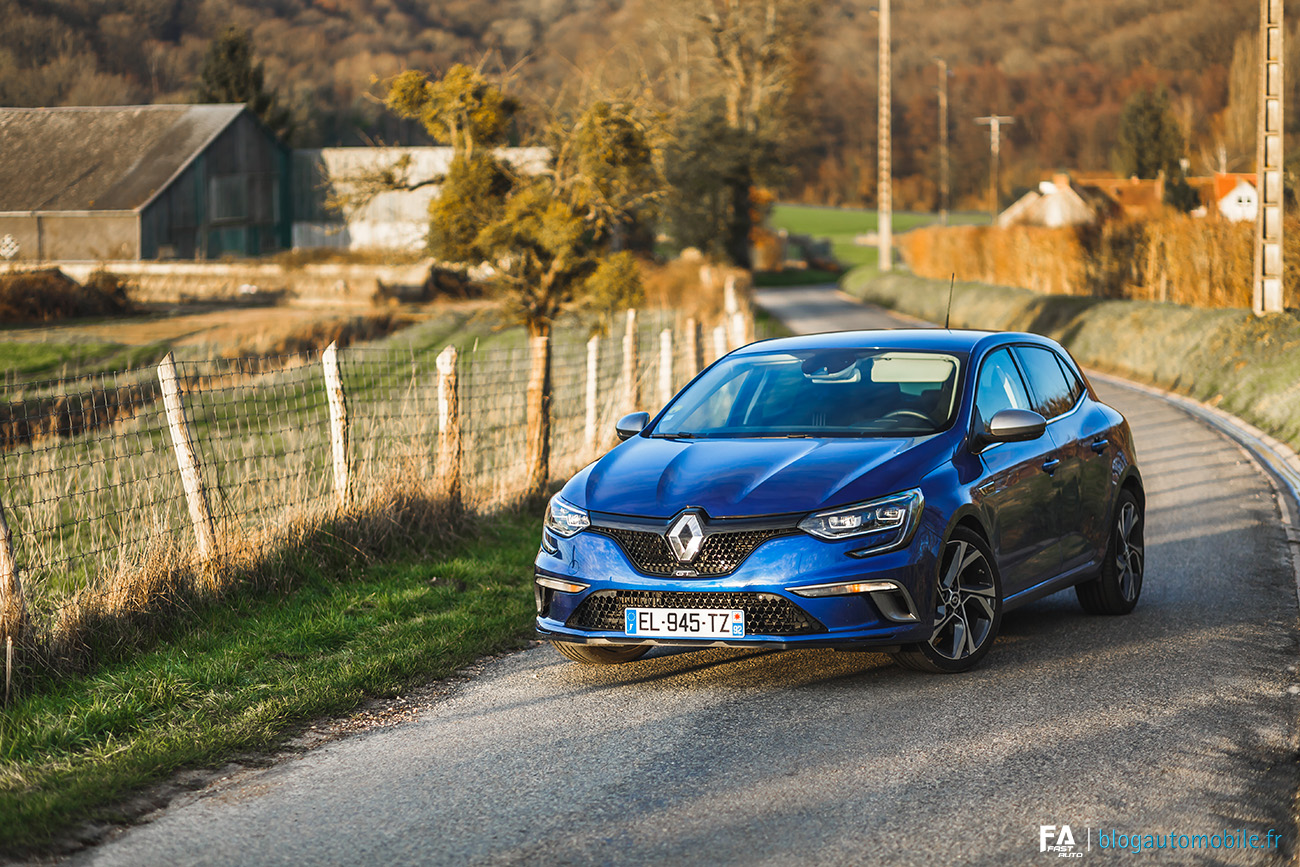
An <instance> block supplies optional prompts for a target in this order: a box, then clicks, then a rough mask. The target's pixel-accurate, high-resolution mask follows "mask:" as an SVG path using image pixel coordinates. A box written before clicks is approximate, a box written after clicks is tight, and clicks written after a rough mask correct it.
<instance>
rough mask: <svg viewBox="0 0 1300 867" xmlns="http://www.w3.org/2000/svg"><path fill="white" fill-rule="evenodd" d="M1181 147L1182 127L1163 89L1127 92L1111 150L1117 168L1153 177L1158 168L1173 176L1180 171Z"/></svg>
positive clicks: (1129, 173) (1128, 174)
mask: <svg viewBox="0 0 1300 867" xmlns="http://www.w3.org/2000/svg"><path fill="white" fill-rule="evenodd" d="M1183 150H1184V147H1183V131H1182V130H1181V129H1180V128H1179V126H1178V121H1177V119H1176V118H1175V117H1174V112H1173V109H1172V108H1171V107H1170V105H1169V94H1167V93H1166V92H1165V89H1164V88H1163V87H1161V88H1157V89H1156V90H1146V89H1143V90H1138V91H1135V92H1134V93H1133V94H1132V95H1131V96H1129V98H1128V100H1127V101H1126V102H1125V103H1124V111H1123V113H1122V114H1121V115H1120V119H1119V145H1118V147H1117V148H1116V150H1115V157H1116V162H1117V164H1118V167H1119V168H1120V170H1121V171H1122V172H1123V173H1124V174H1125V175H1126V176H1136V177H1139V178H1154V177H1156V175H1158V174H1160V173H1161V172H1164V173H1165V177H1167V178H1173V177H1175V175H1178V174H1180V173H1181V168H1180V166H1179V160H1181V159H1182V157H1183Z"/></svg>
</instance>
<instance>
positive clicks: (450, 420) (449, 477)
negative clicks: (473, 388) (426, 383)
mask: <svg viewBox="0 0 1300 867" xmlns="http://www.w3.org/2000/svg"><path fill="white" fill-rule="evenodd" d="M437 366H438V477H439V479H440V480H441V482H442V485H443V487H444V488H445V490H446V491H447V498H448V499H449V500H450V501H451V503H452V505H453V506H459V505H460V504H461V475H460V472H461V470H460V464H461V448H460V393H459V385H458V383H457V378H456V347H454V346H448V347H447V348H446V349H444V350H443V351H442V352H439V353H438V361H437Z"/></svg>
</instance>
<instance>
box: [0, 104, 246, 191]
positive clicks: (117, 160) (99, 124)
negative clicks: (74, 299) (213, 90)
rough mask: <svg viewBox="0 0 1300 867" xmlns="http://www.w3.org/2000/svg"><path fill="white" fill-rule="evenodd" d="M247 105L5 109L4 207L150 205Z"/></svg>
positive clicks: (1, 113)
mask: <svg viewBox="0 0 1300 867" xmlns="http://www.w3.org/2000/svg"><path fill="white" fill-rule="evenodd" d="M242 111H244V106H242V105H130V106H94V107H86V108H0V212H4V211H129V210H135V209H136V208H140V207H142V206H143V205H145V204H146V203H147V202H148V201H149V200H150V199H151V198H152V197H153V196H154V194H155V193H157V192H158V191H159V190H161V189H162V188H163V187H165V186H166V185H167V183H168V182H169V181H170V180H171V179H172V178H173V177H175V176H176V174H177V173H178V172H180V170H181V169H182V168H184V167H185V166H186V165H188V164H189V162H190V161H191V160H192V159H193V158H194V157H195V156H196V155H197V154H198V153H199V152H200V151H202V150H203V148H204V147H206V146H207V144H208V143H209V142H211V141H212V140H213V139H214V138H216V136H217V135H218V134H220V133H221V131H222V130H224V129H225V128H226V127H227V126H229V125H230V124H231V123H232V122H233V121H234V120H235V118H236V117H238V116H239V114H240V112H242Z"/></svg>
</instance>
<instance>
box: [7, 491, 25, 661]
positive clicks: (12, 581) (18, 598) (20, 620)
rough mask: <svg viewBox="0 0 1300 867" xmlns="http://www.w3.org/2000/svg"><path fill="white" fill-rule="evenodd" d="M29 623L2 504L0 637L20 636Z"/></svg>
mask: <svg viewBox="0 0 1300 867" xmlns="http://www.w3.org/2000/svg"><path fill="white" fill-rule="evenodd" d="M26 622H27V608H26V604H25V603H24V601H23V585H22V582H21V581H19V580H18V561H17V559H16V558H15V557H14V538H13V535H12V534H11V533H10V532H9V522H8V521H6V520H5V510H4V504H3V503H0V635H2V636H4V637H5V638H6V640H7V639H10V638H13V637H14V636H20V635H21V634H22V632H23V628H24V625H25V624H26Z"/></svg>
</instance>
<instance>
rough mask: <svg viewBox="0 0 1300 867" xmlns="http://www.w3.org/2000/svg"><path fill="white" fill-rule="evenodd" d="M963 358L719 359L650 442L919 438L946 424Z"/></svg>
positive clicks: (858, 354) (861, 354) (847, 352)
mask: <svg viewBox="0 0 1300 867" xmlns="http://www.w3.org/2000/svg"><path fill="white" fill-rule="evenodd" d="M963 360H964V356H957V355H951V354H947V353H934V352H910V351H906V350H896V349H809V350H799V351H795V352H772V353H770V354H765V355H742V356H736V357H732V358H727V359H724V360H723V361H721V362H719V363H718V364H717V365H715V366H714V367H713V368H711V369H710V370H709V371H708V373H706V374H705V375H704V376H702V377H701V378H700V379H699V380H698V381H697V382H695V383H694V384H693V385H691V386H690V387H689V388H687V389H686V390H685V391H683V392H682V393H681V394H679V395H678V396H677V399H676V400H674V401H673V402H672V403H671V404H670V405H669V407H668V410H667V412H665V413H664V416H663V418H662V419H660V420H659V423H658V424H656V425H655V426H654V428H653V429H652V430H651V431H650V433H649V436H659V437H779V436H812V437H829V436H883V437H904V436H924V435H926V434H932V433H935V432H937V431H940V430H943V429H944V428H946V427H948V426H949V425H950V424H951V423H952V417H953V413H954V412H955V407H956V394H957V388H956V385H957V375H958V372H959V370H960V369H961V363H962V361H963Z"/></svg>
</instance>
